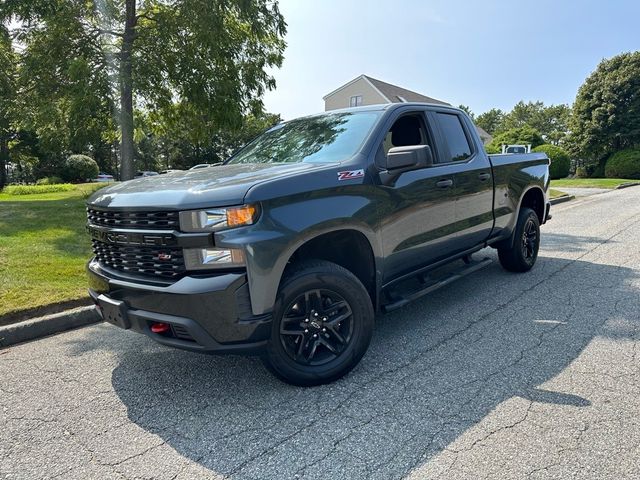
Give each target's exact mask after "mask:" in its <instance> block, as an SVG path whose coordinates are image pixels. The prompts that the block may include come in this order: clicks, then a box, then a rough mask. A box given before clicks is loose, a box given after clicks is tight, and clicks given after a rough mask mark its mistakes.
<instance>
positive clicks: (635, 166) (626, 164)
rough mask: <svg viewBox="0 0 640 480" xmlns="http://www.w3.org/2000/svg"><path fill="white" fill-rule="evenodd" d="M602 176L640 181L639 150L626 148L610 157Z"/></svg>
mask: <svg viewBox="0 0 640 480" xmlns="http://www.w3.org/2000/svg"><path fill="white" fill-rule="evenodd" d="M604 174H605V176H606V177H607V178H632V179H634V180H635V179H640V148H628V149H626V150H620V151H619V152H616V153H614V154H613V155H611V156H610V157H609V160H607V163H606V165H605V167H604Z"/></svg>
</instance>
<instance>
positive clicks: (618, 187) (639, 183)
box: [616, 182, 640, 190]
mask: <svg viewBox="0 0 640 480" xmlns="http://www.w3.org/2000/svg"><path fill="white" fill-rule="evenodd" d="M638 185H640V182H629V183H621V184H620V185H618V186H617V187H616V190H620V189H622V188H629V187H636V186H638Z"/></svg>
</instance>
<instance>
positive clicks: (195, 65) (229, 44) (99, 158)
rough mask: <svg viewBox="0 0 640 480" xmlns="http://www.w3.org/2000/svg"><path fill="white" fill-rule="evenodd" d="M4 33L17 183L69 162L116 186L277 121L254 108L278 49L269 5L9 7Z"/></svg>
mask: <svg viewBox="0 0 640 480" xmlns="http://www.w3.org/2000/svg"><path fill="white" fill-rule="evenodd" d="M0 24H1V25H2V26H1V27H0V63H1V64H2V66H3V68H2V71H1V72H0V161H2V160H4V161H5V162H8V161H9V160H10V161H11V163H12V167H13V173H14V177H15V178H14V179H15V180H18V181H35V180H36V179H37V178H40V177H45V176H52V175H59V174H60V170H61V168H62V166H63V163H64V161H65V159H66V158H67V157H68V156H69V155H70V154H85V155H88V156H90V157H92V158H93V159H95V160H96V162H97V163H98V166H99V169H100V170H101V171H104V172H106V173H111V174H114V175H116V176H118V174H119V173H120V171H121V167H126V166H127V164H128V163H130V162H133V163H132V165H131V166H132V167H133V169H134V170H135V169H147V170H162V169H165V168H170V167H174V168H176V167H177V168H179V167H189V166H191V165H194V164H196V163H213V162H217V161H220V160H222V159H224V158H226V156H227V155H228V154H229V152H230V151H232V150H234V149H235V148H237V146H238V144H241V143H244V142H246V141H247V140H248V139H250V138H251V137H253V136H255V135H256V134H257V133H258V132H259V131H260V130H261V129H262V128H266V127H268V126H271V125H272V124H273V123H274V122H277V121H278V120H279V117H278V116H274V115H270V114H266V113H265V112H264V111H263V104H262V96H263V94H264V92H265V91H266V90H268V89H272V88H274V86H275V81H274V79H273V77H272V76H271V74H270V73H269V71H270V70H269V69H270V68H272V67H278V66H280V64H281V62H282V59H283V56H282V53H283V51H284V47H285V43H284V40H283V36H284V34H285V32H286V24H285V22H284V19H283V17H282V15H281V14H280V12H279V10H278V4H277V2H276V1H271V0H215V1H212V0H166V1H165V0H137V1H136V0H12V1H10V2H2V3H0ZM5 65H6V66H7V68H5ZM127 95H129V96H130V97H131V105H127V102H126V98H127ZM9 107H10V108H9ZM127 125H129V126H130V127H131V128H129V127H128V126H127ZM128 143H131V144H132V152H131V153H130V154H129V153H127V150H126V149H123V146H125V145H127V144H128ZM128 156H131V157H132V158H127V157H128ZM122 170H126V168H122ZM2 171H3V172H4V169H2ZM129 176H130V175H129ZM2 183H3V181H2V179H1V178H0V186H1V185H2Z"/></svg>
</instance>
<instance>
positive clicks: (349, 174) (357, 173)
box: [338, 168, 364, 180]
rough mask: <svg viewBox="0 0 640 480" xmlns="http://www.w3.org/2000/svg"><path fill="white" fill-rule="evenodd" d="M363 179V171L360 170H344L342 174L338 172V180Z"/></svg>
mask: <svg viewBox="0 0 640 480" xmlns="http://www.w3.org/2000/svg"><path fill="white" fill-rule="evenodd" d="M362 177H364V169H362V168H361V169H360V170H346V171H344V172H338V180H353V179H354V178H362Z"/></svg>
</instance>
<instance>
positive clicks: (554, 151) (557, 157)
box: [533, 144, 571, 180]
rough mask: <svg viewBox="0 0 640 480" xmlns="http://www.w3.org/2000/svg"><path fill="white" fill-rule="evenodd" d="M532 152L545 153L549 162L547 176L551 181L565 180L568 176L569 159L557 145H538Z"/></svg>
mask: <svg viewBox="0 0 640 480" xmlns="http://www.w3.org/2000/svg"><path fill="white" fill-rule="evenodd" d="M533 151H534V152H543V153H546V154H547V157H549V159H550V160H551V165H550V166H549V175H550V176H551V179H552V180H555V179H558V178H565V177H566V176H567V175H569V169H570V168H571V159H570V158H569V154H568V153H567V152H566V151H565V150H564V149H563V148H561V147H558V146H557V145H551V144H545V145H539V146H538V147H536V148H534V149H533Z"/></svg>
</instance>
